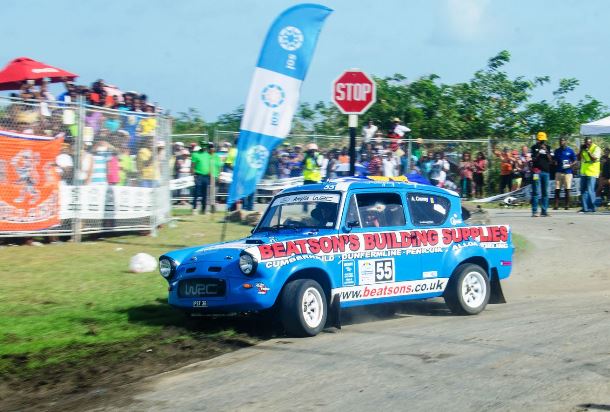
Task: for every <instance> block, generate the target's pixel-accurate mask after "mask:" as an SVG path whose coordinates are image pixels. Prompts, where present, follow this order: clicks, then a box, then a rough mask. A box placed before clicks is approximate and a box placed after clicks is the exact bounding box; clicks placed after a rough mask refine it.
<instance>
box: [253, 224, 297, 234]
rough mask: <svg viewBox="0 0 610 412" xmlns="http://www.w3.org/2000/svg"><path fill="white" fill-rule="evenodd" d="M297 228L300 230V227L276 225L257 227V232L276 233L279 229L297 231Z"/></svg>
mask: <svg viewBox="0 0 610 412" xmlns="http://www.w3.org/2000/svg"><path fill="white" fill-rule="evenodd" d="M299 228H300V226H295V225H282V224H278V225H273V226H263V227H259V228H258V230H257V232H262V231H270V232H277V231H278V230H280V229H294V230H297V229H299Z"/></svg>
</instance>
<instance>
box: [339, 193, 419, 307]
mask: <svg viewBox="0 0 610 412" xmlns="http://www.w3.org/2000/svg"><path fill="white" fill-rule="evenodd" d="M406 222H407V220H406V215H405V206H404V196H403V193H402V192H401V191H392V192H389V191H387V190H384V191H371V190H368V191H367V190H361V191H352V192H350V193H349V195H348V198H347V199H346V202H345V213H344V214H343V217H342V221H341V232H342V233H344V234H349V235H350V237H352V238H353V237H354V236H355V237H357V242H358V249H357V250H355V251H350V253H346V254H344V255H343V256H344V259H343V260H342V265H343V268H342V269H343V283H342V288H344V289H346V290H349V289H350V288H351V290H352V291H353V292H354V293H351V294H349V293H348V294H346V295H342V306H350V305H349V304H348V305H343V302H354V304H367V303H380V302H384V301H393V300H400V299H401V298H403V297H404V296H405V295H407V294H408V289H407V288H406V283H405V282H408V281H410V280H413V279H419V278H420V277H419V276H420V274H421V264H420V257H419V255H414V254H410V253H408V250H407V248H405V247H403V246H404V244H405V243H404V242H405V241H408V240H407V237H408V236H409V233H408V230H407V228H406V224H407V223H406ZM350 243H352V244H353V242H350ZM401 286H404V288H403V289H401Z"/></svg>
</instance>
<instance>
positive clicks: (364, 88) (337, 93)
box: [332, 69, 377, 114]
mask: <svg viewBox="0 0 610 412" xmlns="http://www.w3.org/2000/svg"><path fill="white" fill-rule="evenodd" d="M332 96H333V102H335V104H336V105H337V107H338V108H339V110H341V112H343V113H345V114H362V113H364V112H366V111H367V110H368V108H369V107H371V105H372V104H373V103H375V101H376V99H377V97H376V91H375V82H374V81H373V79H371V78H370V77H369V75H368V74H366V73H364V72H363V71H360V70H356V69H352V70H346V71H345V72H343V74H341V76H339V77H338V78H337V80H335V81H334V82H333V95H332Z"/></svg>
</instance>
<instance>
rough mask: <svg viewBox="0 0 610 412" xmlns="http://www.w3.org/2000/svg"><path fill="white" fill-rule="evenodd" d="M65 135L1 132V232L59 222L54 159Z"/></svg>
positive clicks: (33, 228)
mask: <svg viewBox="0 0 610 412" xmlns="http://www.w3.org/2000/svg"><path fill="white" fill-rule="evenodd" d="M62 143H63V138H53V137H46V136H34V135H30V134H20V133H12V132H6V131H0V232H19V231H32V230H41V229H48V228H49V227H52V226H54V225H57V224H59V176H58V174H57V171H56V168H55V158H56V157H57V156H58V155H59V153H60V151H61V145H62Z"/></svg>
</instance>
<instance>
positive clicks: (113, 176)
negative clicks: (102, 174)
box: [106, 148, 121, 186]
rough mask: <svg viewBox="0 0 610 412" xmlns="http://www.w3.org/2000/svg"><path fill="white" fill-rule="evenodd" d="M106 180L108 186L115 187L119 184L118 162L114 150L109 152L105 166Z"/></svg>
mask: <svg viewBox="0 0 610 412" xmlns="http://www.w3.org/2000/svg"><path fill="white" fill-rule="evenodd" d="M106 169H107V171H106V180H107V181H108V184H109V185H113V186H114V185H116V184H118V183H120V182H121V175H120V170H121V169H120V162H119V157H118V153H117V151H116V149H114V148H112V149H111V150H110V151H109V156H108V163H107V164H106Z"/></svg>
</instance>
